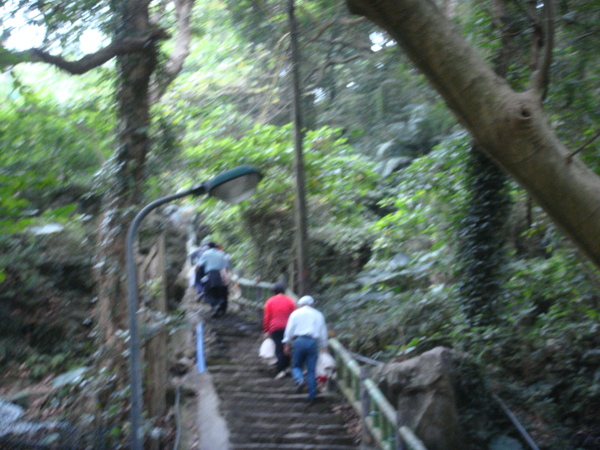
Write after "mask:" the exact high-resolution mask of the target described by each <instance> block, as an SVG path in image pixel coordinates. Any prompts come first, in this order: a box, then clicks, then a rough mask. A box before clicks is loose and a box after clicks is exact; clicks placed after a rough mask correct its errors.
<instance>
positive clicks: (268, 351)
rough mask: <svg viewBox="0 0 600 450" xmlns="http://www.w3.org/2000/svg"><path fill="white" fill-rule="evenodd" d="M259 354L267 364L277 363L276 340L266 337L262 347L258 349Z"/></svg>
mask: <svg viewBox="0 0 600 450" xmlns="http://www.w3.org/2000/svg"><path fill="white" fill-rule="evenodd" d="M258 356H259V357H260V359H262V360H263V361H264V362H265V363H266V364H276V363H277V357H276V356H275V341H274V340H273V339H271V338H270V337H269V338H266V339H265V340H264V341H263V342H262V344H260V348H259V349H258Z"/></svg>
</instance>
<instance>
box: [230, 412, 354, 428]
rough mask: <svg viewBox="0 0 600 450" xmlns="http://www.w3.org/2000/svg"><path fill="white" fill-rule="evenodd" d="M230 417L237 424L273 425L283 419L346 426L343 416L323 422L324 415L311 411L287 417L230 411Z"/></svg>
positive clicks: (272, 413) (287, 415)
mask: <svg viewBox="0 0 600 450" xmlns="http://www.w3.org/2000/svg"><path fill="white" fill-rule="evenodd" d="M228 416H230V417H231V418H232V419H234V422H232V423H236V421H238V420H239V421H241V420H247V421H248V423H254V422H259V421H260V422H265V421H266V422H271V423H279V421H280V420H281V419H282V418H285V420H286V421H287V422H288V423H299V422H302V423H304V424H309V425H320V424H323V423H328V424H338V425H343V424H344V420H343V418H342V417H341V416H339V415H331V416H328V417H327V420H326V421H325V420H323V414H322V413H318V412H310V411H303V412H300V413H298V412H293V411H289V412H287V413H286V414H285V415H283V414H281V413H277V412H271V411H252V412H251V413H248V412H245V411H240V410H237V411H230V412H229V413H228Z"/></svg>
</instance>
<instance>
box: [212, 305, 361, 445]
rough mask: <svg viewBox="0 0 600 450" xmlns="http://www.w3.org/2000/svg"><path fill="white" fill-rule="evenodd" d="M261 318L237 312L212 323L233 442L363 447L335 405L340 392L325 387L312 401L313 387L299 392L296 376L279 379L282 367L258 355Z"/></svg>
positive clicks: (219, 386) (215, 378)
mask: <svg viewBox="0 0 600 450" xmlns="http://www.w3.org/2000/svg"><path fill="white" fill-rule="evenodd" d="M252 320H253V319H252ZM259 323H260V321H257V322H256V323H255V324H249V323H246V325H244V323H243V321H242V320H241V319H240V318H236V317H235V315H234V314H231V315H229V314H228V315H227V316H225V317H224V318H223V319H219V320H216V321H214V322H211V323H210V327H211V330H210V333H211V337H212V340H211V341H210V348H208V351H207V356H208V358H207V359H208V370H209V372H210V374H211V378H212V382H213V384H214V386H215V389H216V391H217V394H218V397H219V409H220V411H221V413H222V415H223V418H224V419H225V420H226V422H227V425H228V429H229V439H230V447H229V448H231V449H237V450H243V449H248V450H251V449H266V450H268V449H281V450H287V449H295V450H301V449H314V450H321V449H327V450H347V449H352V448H357V445H356V444H355V443H354V437H353V436H351V435H349V434H348V432H347V429H346V425H345V423H344V419H343V417H342V416H341V415H338V414H334V413H333V412H332V411H331V405H332V404H333V403H335V402H336V401H337V400H338V397H337V396H335V395H334V394H331V393H319V396H318V397H317V401H316V402H314V403H313V404H308V403H307V402H306V396H307V391H306V390H305V391H304V392H301V393H297V392H296V389H295V385H294V383H293V380H292V378H291V377H285V378H282V379H278V380H275V379H274V377H275V374H276V372H277V370H276V368H275V367H274V366H271V365H266V364H264V363H263V362H262V361H261V360H260V359H259V357H258V349H259V347H260V344H261V342H262V339H261V334H260V326H259V325H258V324H259ZM240 330H241V331H240Z"/></svg>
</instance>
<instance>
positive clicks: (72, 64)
mask: <svg viewBox="0 0 600 450" xmlns="http://www.w3.org/2000/svg"><path fill="white" fill-rule="evenodd" d="M168 37H169V35H168V34H167V32H166V31H164V30H163V29H161V28H154V29H153V30H152V31H151V32H150V33H149V34H148V35H146V36H142V37H137V38H127V39H123V40H119V41H113V42H111V43H110V44H109V45H108V46H106V47H104V48H103V49H100V50H98V51H97V52H95V53H90V54H89V55H85V56H84V57H83V58H81V59H79V60H77V61H68V60H66V59H65V58H63V57H62V56H57V55H51V54H50V53H48V52H47V51H45V50H42V49H39V48H31V49H29V50H25V51H21V52H11V51H10V50H6V49H4V48H2V49H0V69H1V68H4V67H8V66H14V65H17V64H21V63H28V62H29V63H36V62H45V63H48V64H51V65H53V66H55V67H58V68H59V69H61V70H64V71H65V72H68V73H70V74H72V75H81V74H83V73H86V72H89V71H90V70H92V69H95V68H96V67H99V66H101V65H102V64H104V63H105V62H107V61H110V60H111V59H112V58H114V57H116V56H119V55H125V54H128V53H134V52H139V51H142V50H143V49H144V48H145V47H146V46H147V45H148V43H149V42H150V41H152V40H154V39H167V38H168Z"/></svg>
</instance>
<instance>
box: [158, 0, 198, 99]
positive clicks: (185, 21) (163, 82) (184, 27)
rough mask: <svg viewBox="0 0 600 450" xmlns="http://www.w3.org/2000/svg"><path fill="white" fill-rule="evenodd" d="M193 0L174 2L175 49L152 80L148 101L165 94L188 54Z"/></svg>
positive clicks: (177, 0) (176, 0)
mask: <svg viewBox="0 0 600 450" xmlns="http://www.w3.org/2000/svg"><path fill="white" fill-rule="evenodd" d="M194 2H195V0H175V16H176V21H177V32H176V33H175V47H174V49H173V51H172V52H171V54H170V55H169V59H168V61H167V62H166V64H165V66H164V68H163V69H162V70H161V71H160V73H159V74H158V76H157V77H156V78H155V80H154V84H153V86H152V88H151V92H150V101H151V102H152V103H154V102H156V101H158V100H159V99H160V98H161V97H162V96H163V95H164V93H165V91H166V90H167V88H168V87H169V85H170V84H171V83H172V82H173V80H174V79H175V78H177V75H179V73H180V72H181V69H183V63H184V62H185V60H186V58H187V57H188V55H189V54H190V42H191V40H192V27H191V18H192V9H193V7H194Z"/></svg>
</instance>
